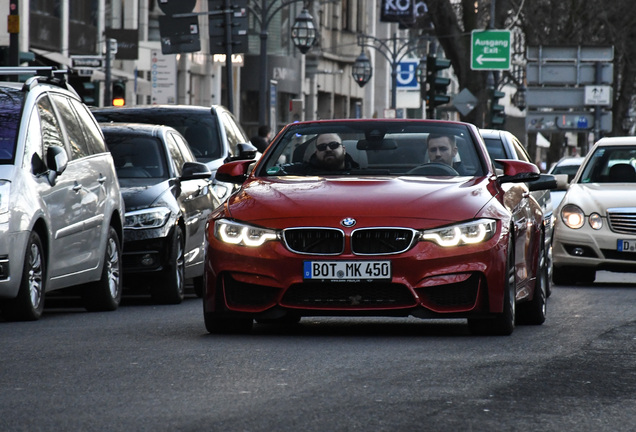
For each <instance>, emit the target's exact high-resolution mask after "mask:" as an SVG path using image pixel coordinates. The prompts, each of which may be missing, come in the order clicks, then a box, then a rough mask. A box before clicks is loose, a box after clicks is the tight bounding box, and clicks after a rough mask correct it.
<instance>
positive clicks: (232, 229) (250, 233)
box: [214, 219, 278, 247]
mask: <svg viewBox="0 0 636 432" xmlns="http://www.w3.org/2000/svg"><path fill="white" fill-rule="evenodd" d="M214 236H215V237H216V238H217V239H219V240H221V241H222V242H223V243H229V244H234V245H241V246H251V247H257V246H261V245H262V244H264V243H265V242H268V241H270V240H277V239H278V232H277V231H276V230H272V229H267V228H260V227H257V226H253V225H247V224H243V223H240V222H234V221H230V220H227V219H219V220H217V221H215V222H214Z"/></svg>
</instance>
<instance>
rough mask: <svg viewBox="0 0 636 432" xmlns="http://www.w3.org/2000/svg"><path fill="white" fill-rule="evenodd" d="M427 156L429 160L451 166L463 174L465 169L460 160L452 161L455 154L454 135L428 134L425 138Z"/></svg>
mask: <svg viewBox="0 0 636 432" xmlns="http://www.w3.org/2000/svg"><path fill="white" fill-rule="evenodd" d="M426 142H427V152H428V158H429V160H430V161H431V162H437V163H443V164H446V165H450V166H452V167H453V168H454V169H455V171H457V172H458V173H459V174H462V175H464V174H465V172H464V171H465V170H464V168H463V167H462V165H461V162H454V159H455V156H456V155H457V143H456V141H455V135H441V134H434V133H432V134H430V135H429V136H428V139H427V141H426Z"/></svg>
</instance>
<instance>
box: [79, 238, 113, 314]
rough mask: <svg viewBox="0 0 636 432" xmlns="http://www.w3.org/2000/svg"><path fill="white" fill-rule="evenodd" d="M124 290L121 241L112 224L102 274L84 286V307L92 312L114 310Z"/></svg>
mask: <svg viewBox="0 0 636 432" xmlns="http://www.w3.org/2000/svg"><path fill="white" fill-rule="evenodd" d="M121 292H122V261H121V242H120V241H119V236H118V235H117V231H115V228H113V227H112V226H111V227H110V228H109V230H108V239H107V241H106V252H105V253H104V266H103V269H102V276H101V278H100V280H98V281H97V282H93V283H89V284H86V285H84V286H83V287H82V300H83V302H84V307H85V308H86V310H88V311H90V312H98V311H114V310H116V309H117V308H118V307H119V303H120V302H121Z"/></svg>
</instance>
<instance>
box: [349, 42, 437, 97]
mask: <svg viewBox="0 0 636 432" xmlns="http://www.w3.org/2000/svg"><path fill="white" fill-rule="evenodd" d="M422 39H426V40H427V39H428V37H427V36H425V37H424V38H418V39H408V38H398V37H397V35H396V34H395V33H393V37H392V38H391V39H386V40H384V39H378V38H375V37H373V36H369V35H365V34H359V35H358V46H360V47H370V48H373V49H375V50H377V51H378V52H379V53H380V54H382V55H383V56H384V58H386V59H387V60H388V62H389V65H390V66H391V108H393V109H395V108H396V105H397V75H398V66H399V65H400V62H401V61H402V60H403V59H404V58H405V57H406V56H407V55H408V54H410V53H412V52H414V51H417V50H420V49H421V48H422V47H421V43H420V42H421V40H422ZM398 41H399V42H401V43H402V44H401V45H399V46H398ZM376 44H377V45H376ZM363 56H364V58H366V55H364V52H363V53H362V54H360V56H359V57H358V60H356V63H355V64H354V68H353V71H352V73H351V74H352V75H353V78H354V79H355V80H356V82H357V83H358V85H360V87H362V86H363V85H364V84H366V81H365V82H364V83H363V84H361V81H360V80H359V77H361V76H364V75H363V74H361V73H360V70H358V72H357V73H356V65H358V66H362V65H363V62H364V58H363ZM358 61H360V62H359V63H358ZM367 62H368V59H367ZM368 67H369V71H368V72H369V78H371V71H372V68H371V63H370V62H369V63H368ZM367 81H368V79H367Z"/></svg>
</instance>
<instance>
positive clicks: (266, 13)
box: [252, 0, 316, 125]
mask: <svg viewBox="0 0 636 432" xmlns="http://www.w3.org/2000/svg"><path fill="white" fill-rule="evenodd" d="M253 1H254V5H255V6H254V7H253V8H252V11H254V12H255V13H254V17H255V19H256V20H257V21H258V22H259V24H260V26H261V32H260V35H259V37H260V39H261V50H260V59H259V60H260V82H259V85H258V122H259V124H260V125H264V124H268V122H267V113H268V110H267V101H268V100H269V98H268V97H267V79H268V77H269V73H268V69H267V36H268V33H267V28H268V27H269V23H270V21H271V20H272V18H274V16H275V15H276V13H278V12H279V11H280V10H281V9H283V8H284V7H286V6H289V5H291V4H293V3H298V2H301V1H304V0H284V1H280V4H278V6H276V5H277V3H278V1H279V0H272V1H271V3H269V2H268V0H261V2H260V6H259V5H258V3H257V0H253ZM274 6H276V7H274ZM292 40H293V42H294V45H295V46H296V47H297V48H298V49H299V50H300V52H302V53H303V54H305V53H306V52H307V51H309V49H310V48H311V47H312V46H313V44H314V43H315V42H316V26H315V25H314V22H313V18H312V17H311V15H310V14H309V12H308V11H307V9H303V10H302V12H300V14H299V15H298V16H297V17H296V21H295V22H294V25H293V26H292Z"/></svg>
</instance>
